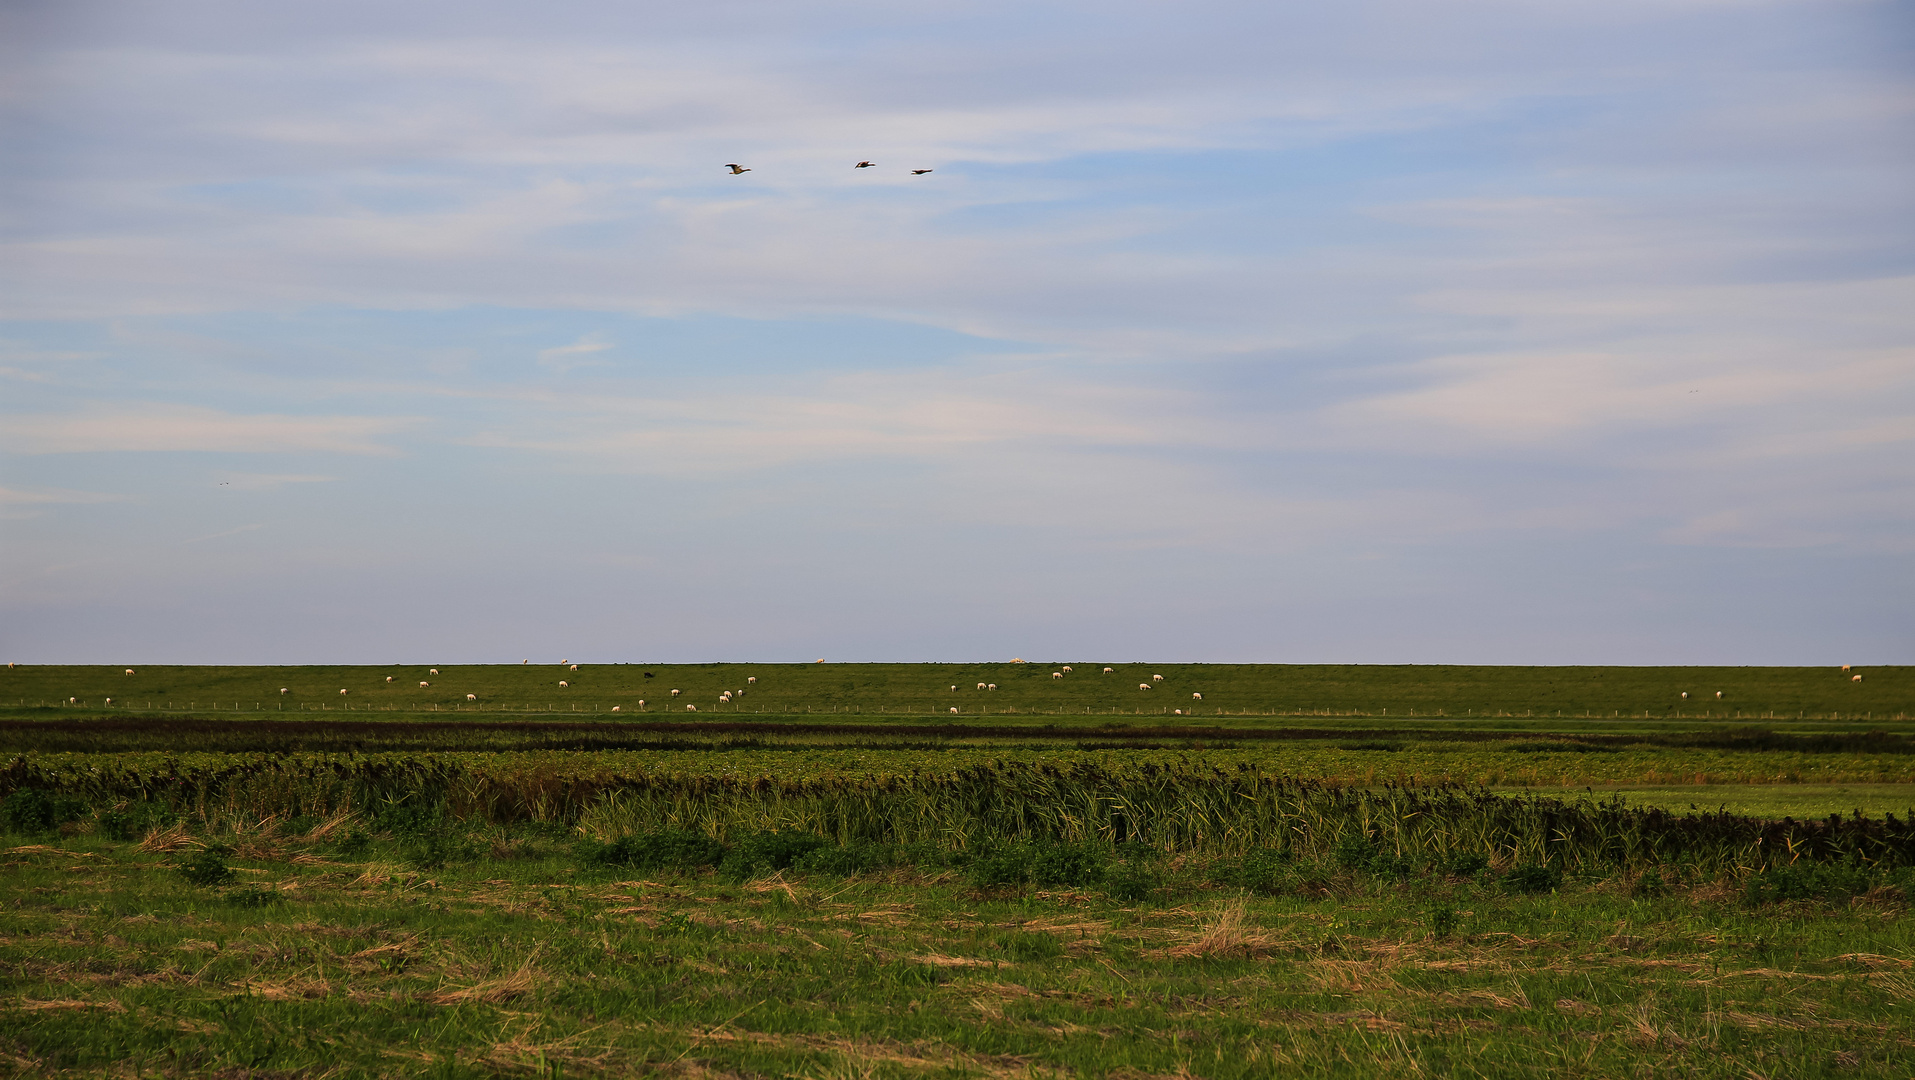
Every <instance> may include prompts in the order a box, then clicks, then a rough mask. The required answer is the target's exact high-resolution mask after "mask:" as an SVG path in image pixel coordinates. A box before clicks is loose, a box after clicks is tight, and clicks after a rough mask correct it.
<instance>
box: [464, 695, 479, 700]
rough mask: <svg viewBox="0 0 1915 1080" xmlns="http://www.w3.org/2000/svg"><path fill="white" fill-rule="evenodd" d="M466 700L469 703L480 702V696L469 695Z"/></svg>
mask: <svg viewBox="0 0 1915 1080" xmlns="http://www.w3.org/2000/svg"><path fill="white" fill-rule="evenodd" d="M465 699H466V700H467V701H477V700H479V695H477V694H467V695H466V696H465Z"/></svg>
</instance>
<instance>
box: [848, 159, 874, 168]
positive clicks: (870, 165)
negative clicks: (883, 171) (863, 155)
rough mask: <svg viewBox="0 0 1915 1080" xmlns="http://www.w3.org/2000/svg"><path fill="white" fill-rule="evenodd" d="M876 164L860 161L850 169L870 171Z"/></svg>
mask: <svg viewBox="0 0 1915 1080" xmlns="http://www.w3.org/2000/svg"><path fill="white" fill-rule="evenodd" d="M877 164H878V163H877V162H875V161H860V162H858V163H857V164H856V165H853V166H851V167H852V168H854V169H871V168H876V167H877Z"/></svg>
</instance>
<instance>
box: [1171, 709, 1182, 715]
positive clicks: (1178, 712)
mask: <svg viewBox="0 0 1915 1080" xmlns="http://www.w3.org/2000/svg"><path fill="white" fill-rule="evenodd" d="M1183 714H1184V711H1183V710H1182V709H1172V710H1170V715H1172V716H1182V715H1183Z"/></svg>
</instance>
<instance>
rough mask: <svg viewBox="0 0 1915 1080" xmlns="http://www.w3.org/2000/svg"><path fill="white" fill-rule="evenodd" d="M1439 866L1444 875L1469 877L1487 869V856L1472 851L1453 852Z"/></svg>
mask: <svg viewBox="0 0 1915 1080" xmlns="http://www.w3.org/2000/svg"><path fill="white" fill-rule="evenodd" d="M1440 865H1441V866H1442V870H1443V872H1444V873H1445V874H1450V875H1452V876H1455V877H1470V876H1472V875H1475V874H1480V873H1482V872H1483V871H1485V870H1488V869H1489V856H1487V855H1482V854H1479V853H1477V852H1474V851H1453V852H1451V853H1450V855H1449V857H1448V858H1447V859H1444V860H1443V861H1442V863H1441V864H1440Z"/></svg>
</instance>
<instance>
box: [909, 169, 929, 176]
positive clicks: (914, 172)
mask: <svg viewBox="0 0 1915 1080" xmlns="http://www.w3.org/2000/svg"><path fill="white" fill-rule="evenodd" d="M930 171H931V170H930V169H912V170H911V175H912V176H923V175H924V174H925V173H928V172H930Z"/></svg>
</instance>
